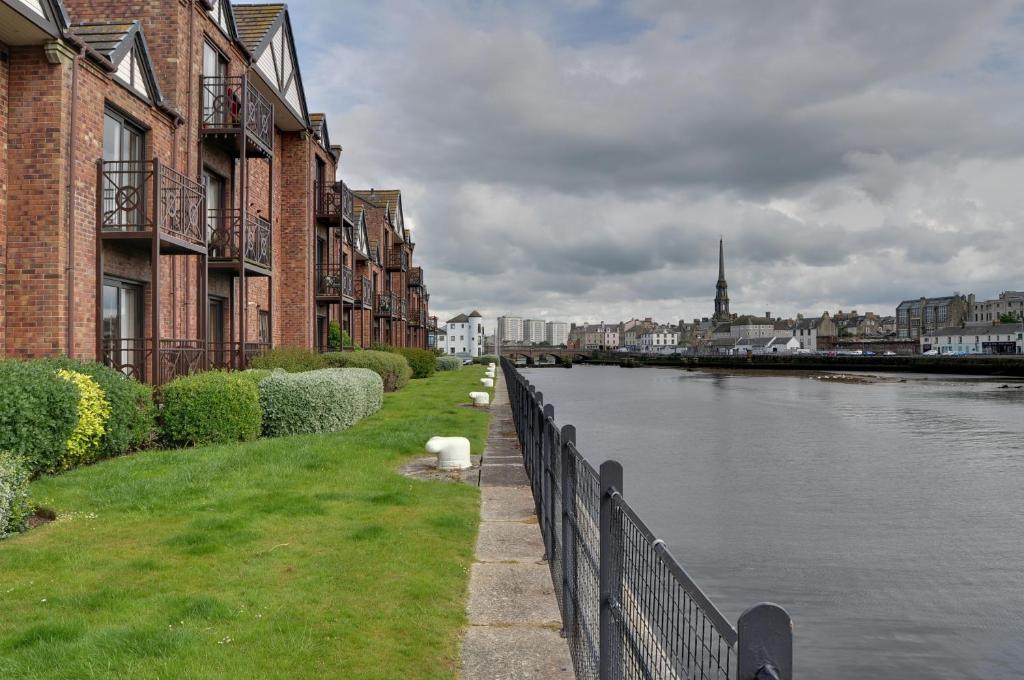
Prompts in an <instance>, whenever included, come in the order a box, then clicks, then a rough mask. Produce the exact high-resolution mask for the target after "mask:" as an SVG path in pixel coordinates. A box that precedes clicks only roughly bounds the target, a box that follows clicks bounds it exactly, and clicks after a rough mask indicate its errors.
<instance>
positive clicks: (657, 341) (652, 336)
mask: <svg viewBox="0 0 1024 680" xmlns="http://www.w3.org/2000/svg"><path fill="white" fill-rule="evenodd" d="M630 332H632V331H630ZM637 345H638V350H637V351H639V352H640V353H641V354H675V353H676V352H677V351H678V349H679V332H678V331H677V330H676V329H675V328H674V327H673V326H655V327H653V328H648V329H646V330H645V331H644V332H643V333H641V334H640V337H639V340H638V343H637Z"/></svg>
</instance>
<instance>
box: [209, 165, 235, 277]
mask: <svg viewBox="0 0 1024 680" xmlns="http://www.w3.org/2000/svg"><path fill="white" fill-rule="evenodd" d="M224 186H225V182H224V178H223V177H221V176H220V175H217V174H215V173H213V172H210V171H209V170H207V169H205V168H204V169H203V193H204V194H205V196H206V236H207V238H208V239H209V241H210V244H211V246H214V244H216V246H215V247H211V252H210V255H212V256H214V257H224V256H225V255H226V254H227V253H225V252H224V248H225V246H226V245H227V243H228V240H229V239H228V238H227V237H226V236H227V235H226V234H225V233H224V227H225V219H224V218H225V211H224V202H225V201H224Z"/></svg>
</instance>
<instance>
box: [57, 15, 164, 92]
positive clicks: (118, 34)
mask: <svg viewBox="0 0 1024 680" xmlns="http://www.w3.org/2000/svg"><path fill="white" fill-rule="evenodd" d="M71 31H72V32H73V33H74V34H75V35H76V36H78V37H79V38H80V39H81V40H82V42H84V43H85V44H86V45H88V46H89V47H90V48H91V49H92V50H93V51H95V52H96V53H97V54H100V55H102V56H104V57H106V58H107V59H109V60H110V63H112V64H113V65H114V67H115V69H116V70H115V72H114V74H113V76H114V79H115V80H117V81H118V82H119V83H121V84H122V85H124V86H125V87H126V88H127V89H128V91H129V92H132V93H133V94H135V95H138V96H140V97H142V98H143V99H145V100H147V101H150V102H152V103H155V104H160V103H161V102H162V101H163V95H161V94H160V85H159V83H158V82H157V79H156V71H155V70H154V69H153V61H152V58H151V57H150V55H149V46H148V45H147V44H146V35H145V33H143V31H142V25H141V24H140V23H139V22H138V21H134V20H130V19H113V20H110V21H87V22H82V23H78V24H73V25H72V26H71Z"/></svg>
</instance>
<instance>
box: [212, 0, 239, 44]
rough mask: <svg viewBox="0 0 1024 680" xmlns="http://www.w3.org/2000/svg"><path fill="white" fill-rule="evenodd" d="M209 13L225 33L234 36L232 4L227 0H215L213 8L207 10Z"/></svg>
mask: <svg viewBox="0 0 1024 680" xmlns="http://www.w3.org/2000/svg"><path fill="white" fill-rule="evenodd" d="M207 14H209V15H210V18H211V19H213V23H215V24H217V27H218V28H219V29H220V30H222V31H224V35H226V36H228V37H232V31H231V24H232V23H233V22H232V21H231V5H230V4H228V3H227V2H226V0H213V8H212V9H209V10H207Z"/></svg>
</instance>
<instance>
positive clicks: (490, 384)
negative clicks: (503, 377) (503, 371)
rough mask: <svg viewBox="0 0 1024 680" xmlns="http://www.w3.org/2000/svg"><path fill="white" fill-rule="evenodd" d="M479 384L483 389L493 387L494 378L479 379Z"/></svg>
mask: <svg viewBox="0 0 1024 680" xmlns="http://www.w3.org/2000/svg"><path fill="white" fill-rule="evenodd" d="M480 384H481V385H483V386H484V387H494V378H480Z"/></svg>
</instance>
